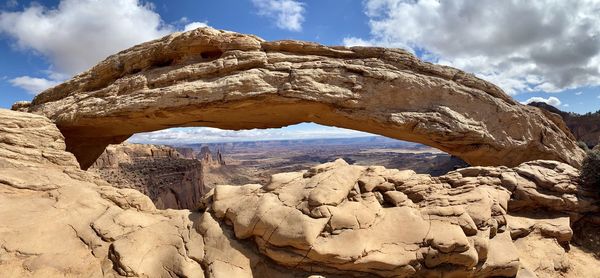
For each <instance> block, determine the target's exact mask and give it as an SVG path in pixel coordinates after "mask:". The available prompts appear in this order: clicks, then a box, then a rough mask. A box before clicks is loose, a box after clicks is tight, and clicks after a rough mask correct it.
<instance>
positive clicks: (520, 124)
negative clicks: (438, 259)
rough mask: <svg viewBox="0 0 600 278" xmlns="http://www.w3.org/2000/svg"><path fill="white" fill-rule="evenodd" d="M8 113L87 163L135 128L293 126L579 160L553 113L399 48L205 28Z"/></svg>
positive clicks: (106, 64)
mask: <svg viewBox="0 0 600 278" xmlns="http://www.w3.org/2000/svg"><path fill="white" fill-rule="evenodd" d="M13 108H14V109H16V110H20V111H29V112H33V113H37V114H42V115H45V116H47V117H48V118H50V119H51V120H52V121H53V122H55V123H56V124H57V125H58V127H59V128H60V130H61V131H62V133H63V134H64V136H65V137H66V139H65V140H66V145H67V150H69V151H70V152H72V153H74V154H75V156H76V157H77V160H78V161H79V163H80V165H81V167H82V168H84V169H87V168H88V167H89V166H90V165H91V164H92V163H93V162H94V161H95V160H96V158H97V157H98V156H99V155H100V154H101V153H102V152H103V151H104V149H105V147H106V146H107V145H108V144H112V143H120V142H122V141H124V140H125V139H127V138H128V137H129V136H131V135H132V134H134V133H138V132H145V131H153V130H160V129H165V128H170V127H178V126H209V127H218V128H224V129H234V130H238V129H251V128H268V127H281V126H285V125H290V124H296V123H300V122H315V123H319V124H324V125H331V126H338V127H345V128H349V129H354V130H361V131H367V132H371V133H375V134H381V135H384V136H387V137H391V138H396V139H401V140H407V141H412V142H418V143H423V144H426V145H429V146H432V147H436V148H438V149H440V150H442V151H445V152H447V153H450V154H452V155H455V156H458V157H460V158H462V159H463V160H464V161H466V162H468V163H470V164H471V165H494V166H497V165H505V166H517V165H519V164H520V163H522V162H526V161H531V160H536V159H549V160H556V161H561V162H565V163H568V164H571V165H573V166H576V167H577V166H579V165H580V163H581V161H582V159H583V156H584V152H583V151H582V150H581V149H579V148H578V147H577V146H576V144H575V142H574V140H573V138H574V137H573V136H572V134H571V133H570V132H569V131H568V129H567V127H566V126H565V124H564V122H562V120H561V119H560V117H558V116H556V115H552V114H550V113H544V112H543V111H541V110H539V109H537V108H533V107H527V106H524V105H521V104H519V103H517V102H515V101H514V100H513V99H511V98H510V97H509V96H507V95H506V94H505V93H504V92H502V90H500V89H499V88H498V87H496V86H495V85H493V84H491V83H489V82H486V81H484V80H481V79H479V78H476V77H474V76H473V75H471V74H467V73H465V72H462V71H460V70H458V69H454V68H450V67H446V66H438V65H433V64H430V63H426V62H423V61H420V60H419V59H418V58H416V57H415V56H414V55H412V54H410V53H408V52H406V51H403V50H399V49H385V48H376V47H352V48H346V47H326V46H322V45H318V44H314V43H308V42H301V41H273V42H267V41H264V40H262V39H260V38H258V37H255V36H252V35H243V34H238V33H232V32H225V31H219V30H214V29H210V28H202V29H196V30H193V31H189V32H185V33H174V34H172V35H169V36H166V37H164V38H162V39H159V40H155V41H151V42H147V43H144V44H141V45H138V46H135V47H132V48H130V49H127V50H124V51H122V52H120V53H117V54H115V55H113V56H110V57H108V58H107V59H106V60H104V61H102V62H101V63H99V64H98V65H96V66H94V67H93V68H92V69H90V70H89V71H87V72H84V73H82V74H80V75H78V76H75V77H74V78H73V79H71V80H69V81H67V82H65V83H63V84H60V85H58V86H56V87H54V88H51V89H48V90H46V91H45V92H43V93H41V94H40V95H38V96H37V97H36V98H35V99H34V100H33V102H32V103H31V105H28V104H26V103H18V104H16V105H15V106H14V107H13Z"/></svg>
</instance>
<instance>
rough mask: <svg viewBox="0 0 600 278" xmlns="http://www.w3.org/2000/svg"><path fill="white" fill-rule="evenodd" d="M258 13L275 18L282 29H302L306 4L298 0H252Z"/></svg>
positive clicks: (276, 23)
mask: <svg viewBox="0 0 600 278" xmlns="http://www.w3.org/2000/svg"><path fill="white" fill-rule="evenodd" d="M252 3H253V4H254V6H255V7H256V9H258V14H259V15H261V16H266V17H269V18H272V19H274V20H275V25H276V26H277V27H278V28H280V29H285V30H290V31H300V30H302V23H303V22H304V11H305V10H304V4H303V3H301V2H298V1H296V0H252Z"/></svg>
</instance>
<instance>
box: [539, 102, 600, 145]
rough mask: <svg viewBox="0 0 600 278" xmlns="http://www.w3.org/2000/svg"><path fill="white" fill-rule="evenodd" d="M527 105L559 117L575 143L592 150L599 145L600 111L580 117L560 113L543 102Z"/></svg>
mask: <svg viewBox="0 0 600 278" xmlns="http://www.w3.org/2000/svg"><path fill="white" fill-rule="evenodd" d="M529 105H530V106H535V107H538V108H542V109H544V110H546V111H550V112H552V113H555V114H558V115H560V116H561V117H562V119H563V120H564V121H565V123H566V124H567V127H568V128H569V130H571V133H573V135H574V136H575V138H576V139H577V141H583V142H584V143H586V145H588V147H590V148H592V147H593V146H596V145H598V144H599V143H600V110H599V111H596V112H594V113H587V114H584V115H580V114H577V113H570V112H564V111H561V110H560V109H558V108H556V107H554V106H552V105H549V104H546V103H544V102H532V103H530V104H529Z"/></svg>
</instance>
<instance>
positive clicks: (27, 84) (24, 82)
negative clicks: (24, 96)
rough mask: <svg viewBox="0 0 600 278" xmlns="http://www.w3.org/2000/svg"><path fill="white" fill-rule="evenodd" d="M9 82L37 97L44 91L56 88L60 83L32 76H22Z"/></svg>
mask: <svg viewBox="0 0 600 278" xmlns="http://www.w3.org/2000/svg"><path fill="white" fill-rule="evenodd" d="M9 82H10V84H11V85H13V86H15V87H19V88H22V89H24V90H25V91H27V92H28V93H30V94H33V95H37V94H39V93H40V92H42V91H43V90H46V89H48V88H50V87H54V86H56V85H57V84H58V83H60V82H58V81H55V80H49V79H46V78H38V77H31V76H21V77H17V78H13V79H11V80H9Z"/></svg>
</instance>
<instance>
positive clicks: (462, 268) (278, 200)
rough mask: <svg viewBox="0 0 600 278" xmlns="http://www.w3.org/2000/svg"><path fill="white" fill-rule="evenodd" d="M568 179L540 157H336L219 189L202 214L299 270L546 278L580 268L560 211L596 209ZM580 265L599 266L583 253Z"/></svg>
mask: <svg viewBox="0 0 600 278" xmlns="http://www.w3.org/2000/svg"><path fill="white" fill-rule="evenodd" d="M577 179H578V171H577V170H576V169H575V168H573V167H571V166H568V165H566V164H562V163H558V162H554V161H542V160H540V161H533V162H528V163H524V164H521V165H519V166H518V167H515V168H506V167H470V168H464V169H459V170H457V171H452V172H449V173H448V174H446V175H444V176H440V177H431V176H429V175H423V174H415V172H413V171H410V170H404V171H400V170H395V169H386V168H383V167H380V166H371V167H363V166H355V165H348V164H347V163H346V162H345V161H343V160H337V161H335V162H331V163H326V164H323V165H320V166H316V167H314V168H311V169H310V170H308V171H303V172H295V173H282V174H277V175H274V176H273V177H272V180H271V182H270V183H269V184H268V185H266V186H261V185H254V184H252V185H245V186H241V187H238V186H218V187H216V188H215V189H214V192H213V194H212V196H211V197H210V198H211V199H210V202H209V203H210V205H209V212H211V214H212V215H214V217H216V219H217V220H222V221H223V220H224V222H225V223H231V225H232V227H233V230H234V233H235V236H236V238H238V239H251V240H252V241H254V242H255V243H256V245H257V247H258V250H259V251H260V253H261V254H263V255H265V256H267V257H269V258H270V259H272V260H273V261H275V262H277V263H278V264H281V265H284V266H287V267H291V268H296V269H303V270H305V271H311V270H312V271H314V270H318V271H319V272H324V273H337V274H344V273H345V274H347V275H349V274H350V273H352V275H355V276H365V277H366V276H380V277H415V276H418V277H423V276H425V277H446V276H448V277H490V276H494V277H496V276H501V277H513V276H515V275H517V274H522V273H526V272H531V273H534V272H535V273H538V274H540V275H541V277H547V276H548V275H550V276H555V275H557V274H558V273H557V272H561V271H562V272H566V273H565V274H568V273H569V270H570V269H572V268H577V271H582V270H583V269H582V268H584V265H583V264H582V263H581V262H579V261H577V260H578V259H574V260H573V261H570V259H569V256H570V255H575V254H577V256H583V254H584V253H583V252H581V251H574V252H573V253H572V254H569V253H568V252H566V251H565V249H563V247H561V245H562V246H565V245H568V244H569V242H570V241H571V240H572V236H573V231H572V230H571V228H570V219H578V218H579V217H581V216H583V215H585V214H586V213H592V212H597V211H598V206H597V205H596V204H594V201H595V200H594V198H593V197H592V196H593V193H592V192H588V191H585V190H584V189H582V188H579V187H578V186H577ZM590 194H591V195H590ZM532 238H533V239H532ZM546 239H550V240H546ZM541 242H544V244H541ZM545 245H547V246H545ZM528 249H536V250H535V252H536V253H535V255H533V256H532V255H530V254H529V253H528V252H529V251H528ZM586 263H592V264H594V265H600V262H599V261H597V260H595V259H593V258H592V257H591V256H590V257H588V258H587V261H586ZM572 273H575V272H572ZM591 273H592V272H587V273H584V274H585V275H588V276H589V277H591V276H590V275H592V274H591ZM542 274H543V275H542ZM567 276H568V275H567Z"/></svg>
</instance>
